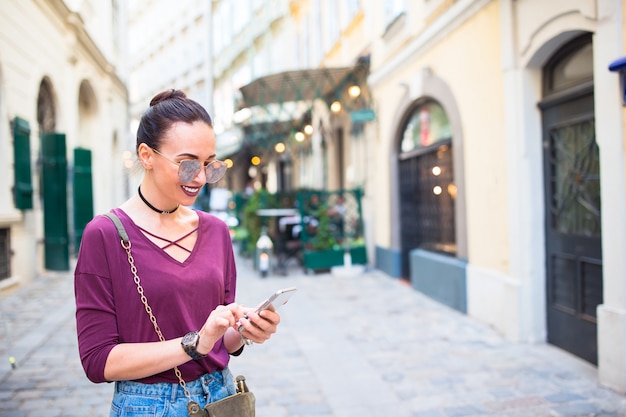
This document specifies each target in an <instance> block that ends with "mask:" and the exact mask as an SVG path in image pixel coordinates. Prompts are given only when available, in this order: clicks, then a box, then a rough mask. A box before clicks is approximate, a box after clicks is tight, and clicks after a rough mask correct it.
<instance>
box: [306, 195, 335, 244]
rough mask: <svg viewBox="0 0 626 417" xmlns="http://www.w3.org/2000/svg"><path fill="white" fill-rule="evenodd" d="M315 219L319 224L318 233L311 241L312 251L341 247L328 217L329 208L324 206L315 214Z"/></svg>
mask: <svg viewBox="0 0 626 417" xmlns="http://www.w3.org/2000/svg"><path fill="white" fill-rule="evenodd" d="M315 218H316V219H317V221H318V222H319V223H318V225H317V231H316V233H315V235H314V236H313V237H312V238H311V240H310V248H311V249H312V250H324V249H333V248H335V247H337V246H338V245H339V243H338V242H337V239H336V238H335V236H334V235H333V233H332V231H331V226H332V223H331V219H330V216H329V215H328V207H326V205H324V204H322V205H321V206H319V208H318V209H317V211H316V212H315Z"/></svg>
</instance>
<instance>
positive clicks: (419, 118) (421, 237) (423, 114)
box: [398, 98, 457, 277]
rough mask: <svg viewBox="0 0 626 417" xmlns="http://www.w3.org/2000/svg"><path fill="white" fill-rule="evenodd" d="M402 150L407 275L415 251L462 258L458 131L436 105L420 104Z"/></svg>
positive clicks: (400, 174)
mask: <svg viewBox="0 0 626 417" xmlns="http://www.w3.org/2000/svg"><path fill="white" fill-rule="evenodd" d="M402 132H403V133H402V137H401V138H400V149H399V150H398V181H399V203H400V223H401V230H400V240H401V246H402V275H403V276H405V277H407V276H408V275H409V252H410V251H411V250H413V249H417V248H420V249H424V250H427V251H432V252H438V253H443V254H446V255H451V256H456V254H457V247H456V232H455V224H456V222H455V207H454V205H455V198H456V185H455V183H454V169H453V168H454V167H453V165H454V164H453V152H452V131H451V128H450V123H449V121H448V116H447V114H446V112H445V111H444V109H443V107H442V106H441V105H440V104H439V103H438V102H436V101H435V100H432V99H429V98H424V99H421V100H418V101H417V102H416V104H415V105H414V106H413V107H412V110H410V111H409V113H408V117H407V118H406V119H405V122H404V124H403V129H402Z"/></svg>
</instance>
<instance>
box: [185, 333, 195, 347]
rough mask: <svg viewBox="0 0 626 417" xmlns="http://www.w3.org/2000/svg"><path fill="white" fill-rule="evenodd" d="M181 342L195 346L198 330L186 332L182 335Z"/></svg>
mask: <svg viewBox="0 0 626 417" xmlns="http://www.w3.org/2000/svg"><path fill="white" fill-rule="evenodd" d="M181 343H182V344H183V345H185V346H192V347H194V348H195V347H196V345H197V344H198V332H190V333H187V334H186V335H185V336H183V340H181Z"/></svg>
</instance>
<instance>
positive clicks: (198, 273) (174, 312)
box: [74, 208, 237, 383]
mask: <svg viewBox="0 0 626 417" xmlns="http://www.w3.org/2000/svg"><path fill="white" fill-rule="evenodd" d="M112 212H113V213H115V214H117V216H118V217H119V218H120V220H121V221H122V224H123V225H124V227H125V228H126V232H127V233H128V236H129V238H130V242H131V245H132V247H131V253H132V255H133V257H134V258H135V265H136V266H137V274H138V275H139V278H140V279H141V285H142V286H143V288H144V293H145V295H146V297H147V299H148V304H149V305H150V307H151V308H152V312H153V314H154V316H155V317H156V319H157V323H158V324H159V326H160V327H161V331H162V333H163V336H164V337H165V339H166V340H168V339H174V338H177V337H181V336H184V335H185V334H186V333H188V332H190V331H193V330H198V329H200V327H202V325H203V324H204V322H205V321H206V319H207V317H208V316H209V314H210V313H211V311H213V310H214V309H215V308H216V307H217V306H218V305H226V304H230V303H232V302H233V301H234V300H235V289H236V275H237V274H236V268H235V259H234V255H233V248H232V242H231V238H230V234H229V231H228V227H227V226H226V224H225V223H224V222H223V221H222V220H220V219H218V218H217V217H215V216H212V215H210V214H208V213H205V212H201V211H197V213H198V217H199V223H198V236H197V240H196V244H195V246H194V248H193V251H192V252H191V254H190V255H189V257H188V258H187V259H186V260H185V261H184V262H182V263H181V262H178V261H177V260H175V259H174V258H172V257H171V256H169V255H168V254H167V253H166V252H164V251H163V250H162V249H161V248H160V247H158V246H157V245H156V244H154V243H153V242H152V241H151V240H149V239H148V238H147V237H146V236H145V235H144V234H143V233H142V232H141V231H140V230H139V228H138V226H137V225H135V223H134V222H133V221H132V220H131V219H130V217H128V215H127V214H126V213H124V211H122V210H121V209H119V208H116V209H113V210H112ZM74 292H75V296H76V327H77V329H76V330H77V333H78V350H79V353H80V359H81V362H82V364H83V368H84V369H85V373H86V374H87V377H88V378H89V379H90V380H91V381H93V382H106V380H105V379H104V365H105V363H106V360H107V357H108V356H109V352H111V349H113V347H115V345H117V344H119V343H133V342H155V341H158V340H159V338H158V336H157V334H156V332H155V330H154V326H153V325H152V322H150V319H149V317H148V314H147V313H146V310H145V308H144V305H143V304H142V302H141V299H140V297H139V294H138V293H137V286H136V284H135V282H134V281H133V275H132V274H131V272H130V266H129V264H128V259H127V256H126V251H124V249H123V248H122V247H121V245H120V239H119V237H118V234H117V231H116V229H115V226H114V225H113V222H112V221H111V220H110V219H108V218H106V217H104V216H96V217H95V218H94V219H92V220H91V222H89V224H88V225H87V227H86V228H85V231H84V234H83V238H82V242H81V245H80V251H79V254H78V262H77V264H76V270H75V272H74ZM181 349H182V348H181ZM228 360H229V354H228V352H227V350H226V348H225V347H224V344H223V340H220V341H218V342H217V343H216V344H215V346H214V348H213V350H212V351H211V352H209V355H208V356H207V357H206V358H203V359H200V360H197V361H195V360H190V361H189V362H187V363H185V364H183V365H180V366H179V367H178V368H179V369H180V371H181V373H182V375H183V378H184V380H185V381H192V380H195V379H197V378H198V377H199V376H201V375H203V374H205V373H210V372H213V371H215V370H218V369H224V368H225V367H226V366H227V365H228ZM138 381H140V382H143V383H154V382H171V383H178V379H177V378H176V375H175V374H174V371H173V370H169V371H165V372H162V373H160V374H157V375H153V376H151V377H148V378H143V379H140V380H138Z"/></svg>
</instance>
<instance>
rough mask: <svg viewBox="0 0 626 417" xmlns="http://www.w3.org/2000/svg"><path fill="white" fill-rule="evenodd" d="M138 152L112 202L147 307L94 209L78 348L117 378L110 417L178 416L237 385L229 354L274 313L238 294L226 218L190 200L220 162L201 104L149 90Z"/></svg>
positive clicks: (79, 285)
mask: <svg viewBox="0 0 626 417" xmlns="http://www.w3.org/2000/svg"><path fill="white" fill-rule="evenodd" d="M137 156H138V159H139V162H140V163H141V165H142V166H143V168H144V169H145V174H144V177H143V180H142V182H141V185H140V186H139V189H138V190H137V194H135V195H134V196H133V197H131V198H130V199H129V200H128V201H126V202H125V203H123V204H122V205H121V206H120V207H119V208H115V209H113V210H112V212H113V213H114V214H116V215H117V216H118V217H119V219H120V220H121V222H122V224H123V225H124V228H125V229H126V231H127V233H128V235H129V238H130V242H131V245H132V246H131V252H132V256H133V258H134V260H135V265H136V268H137V274H138V276H139V277H140V285H141V287H142V288H143V293H144V294H145V296H146V300H145V301H146V303H147V304H148V306H149V308H147V306H146V305H145V304H144V303H143V302H142V300H141V297H140V295H139V293H138V288H137V284H136V283H135V281H134V279H133V274H132V273H131V268H130V265H129V262H128V258H127V255H126V252H125V251H124V249H123V248H122V247H121V246H120V239H119V237H118V234H117V231H116V228H115V227H114V225H113V223H112V222H111V220H110V219H108V218H106V217H104V216H96V217H95V218H94V219H93V220H92V221H91V222H90V223H89V224H88V225H87V227H86V228H85V231H84V234H83V238H82V242H81V248H80V252H79V255H78V261H77V265H76V270H75V295H76V323H77V333H78V345H79V352H80V357H81V361H82V364H83V368H84V369H85V373H86V374H87V377H88V378H89V379H90V380H91V381H93V382H111V381H116V384H115V392H114V396H113V401H112V406H111V416H126V415H128V416H130V415H135V414H133V413H135V412H139V411H141V412H143V413H144V414H141V415H142V416H144V415H166V416H186V415H187V405H188V403H189V401H190V400H193V401H195V402H197V403H198V404H199V405H200V407H204V405H205V404H206V403H207V402H214V401H216V400H219V399H221V398H224V397H226V396H228V395H231V394H233V393H234V392H235V388H234V383H233V378H232V375H231V374H230V372H229V370H228V362H229V357H230V355H239V354H240V353H241V352H242V350H243V346H244V344H249V343H252V342H256V343H263V342H264V341H266V340H267V339H269V338H270V336H271V335H272V334H273V333H274V332H275V331H276V327H277V325H278V323H279V322H280V317H279V316H278V314H277V313H275V312H273V311H269V310H265V311H263V312H262V313H260V315H257V314H255V313H254V312H253V311H252V310H251V309H248V308H244V307H243V306H241V305H238V304H236V303H234V300H235V289H236V270H235V261H234V256H233V251H232V244H231V240H230V234H229V231H228V228H227V226H226V225H225V224H224V222H223V221H222V220H219V219H218V218H216V217H214V216H212V215H210V214H207V213H204V212H201V211H196V210H192V209H190V208H188V207H186V206H190V205H191V204H193V202H194V200H195V199H196V196H197V195H198V193H199V192H200V190H201V189H202V187H203V186H204V184H205V183H207V182H210V183H213V182H216V181H218V180H219V179H220V178H222V177H223V175H224V173H225V171H226V166H225V164H224V163H223V162H221V161H218V160H216V155H215V134H214V132H213V128H212V122H211V118H210V116H209V115H208V113H207V112H206V110H205V109H204V108H203V107H202V106H200V105H199V104H198V103H197V102H195V101H193V100H191V99H189V98H187V97H186V96H185V94H184V93H183V92H182V91H178V90H170V91H166V92H163V93H160V94H158V95H156V96H155V97H154V98H153V99H152V101H151V102H150V107H149V108H148V110H147V111H146V112H145V113H144V115H143V116H142V118H141V121H140V124H139V128H138V130H137ZM150 309H151V310H152V313H153V316H154V318H155V319H156V322H157V323H158V326H159V327H160V330H161V333H162V335H163V339H164V341H160V338H159V336H158V335H157V332H156V331H155V327H154V324H153V322H152V321H151V318H150V316H149V313H148V312H147V310H150ZM240 327H242V328H240ZM174 368H176V369H177V370H179V371H180V377H181V378H179V377H178V376H177V372H175V369H174ZM180 379H182V380H183V381H184V383H183V382H181V381H180ZM188 394H189V395H188ZM146 410H151V411H150V413H149V414H145V412H146Z"/></svg>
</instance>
